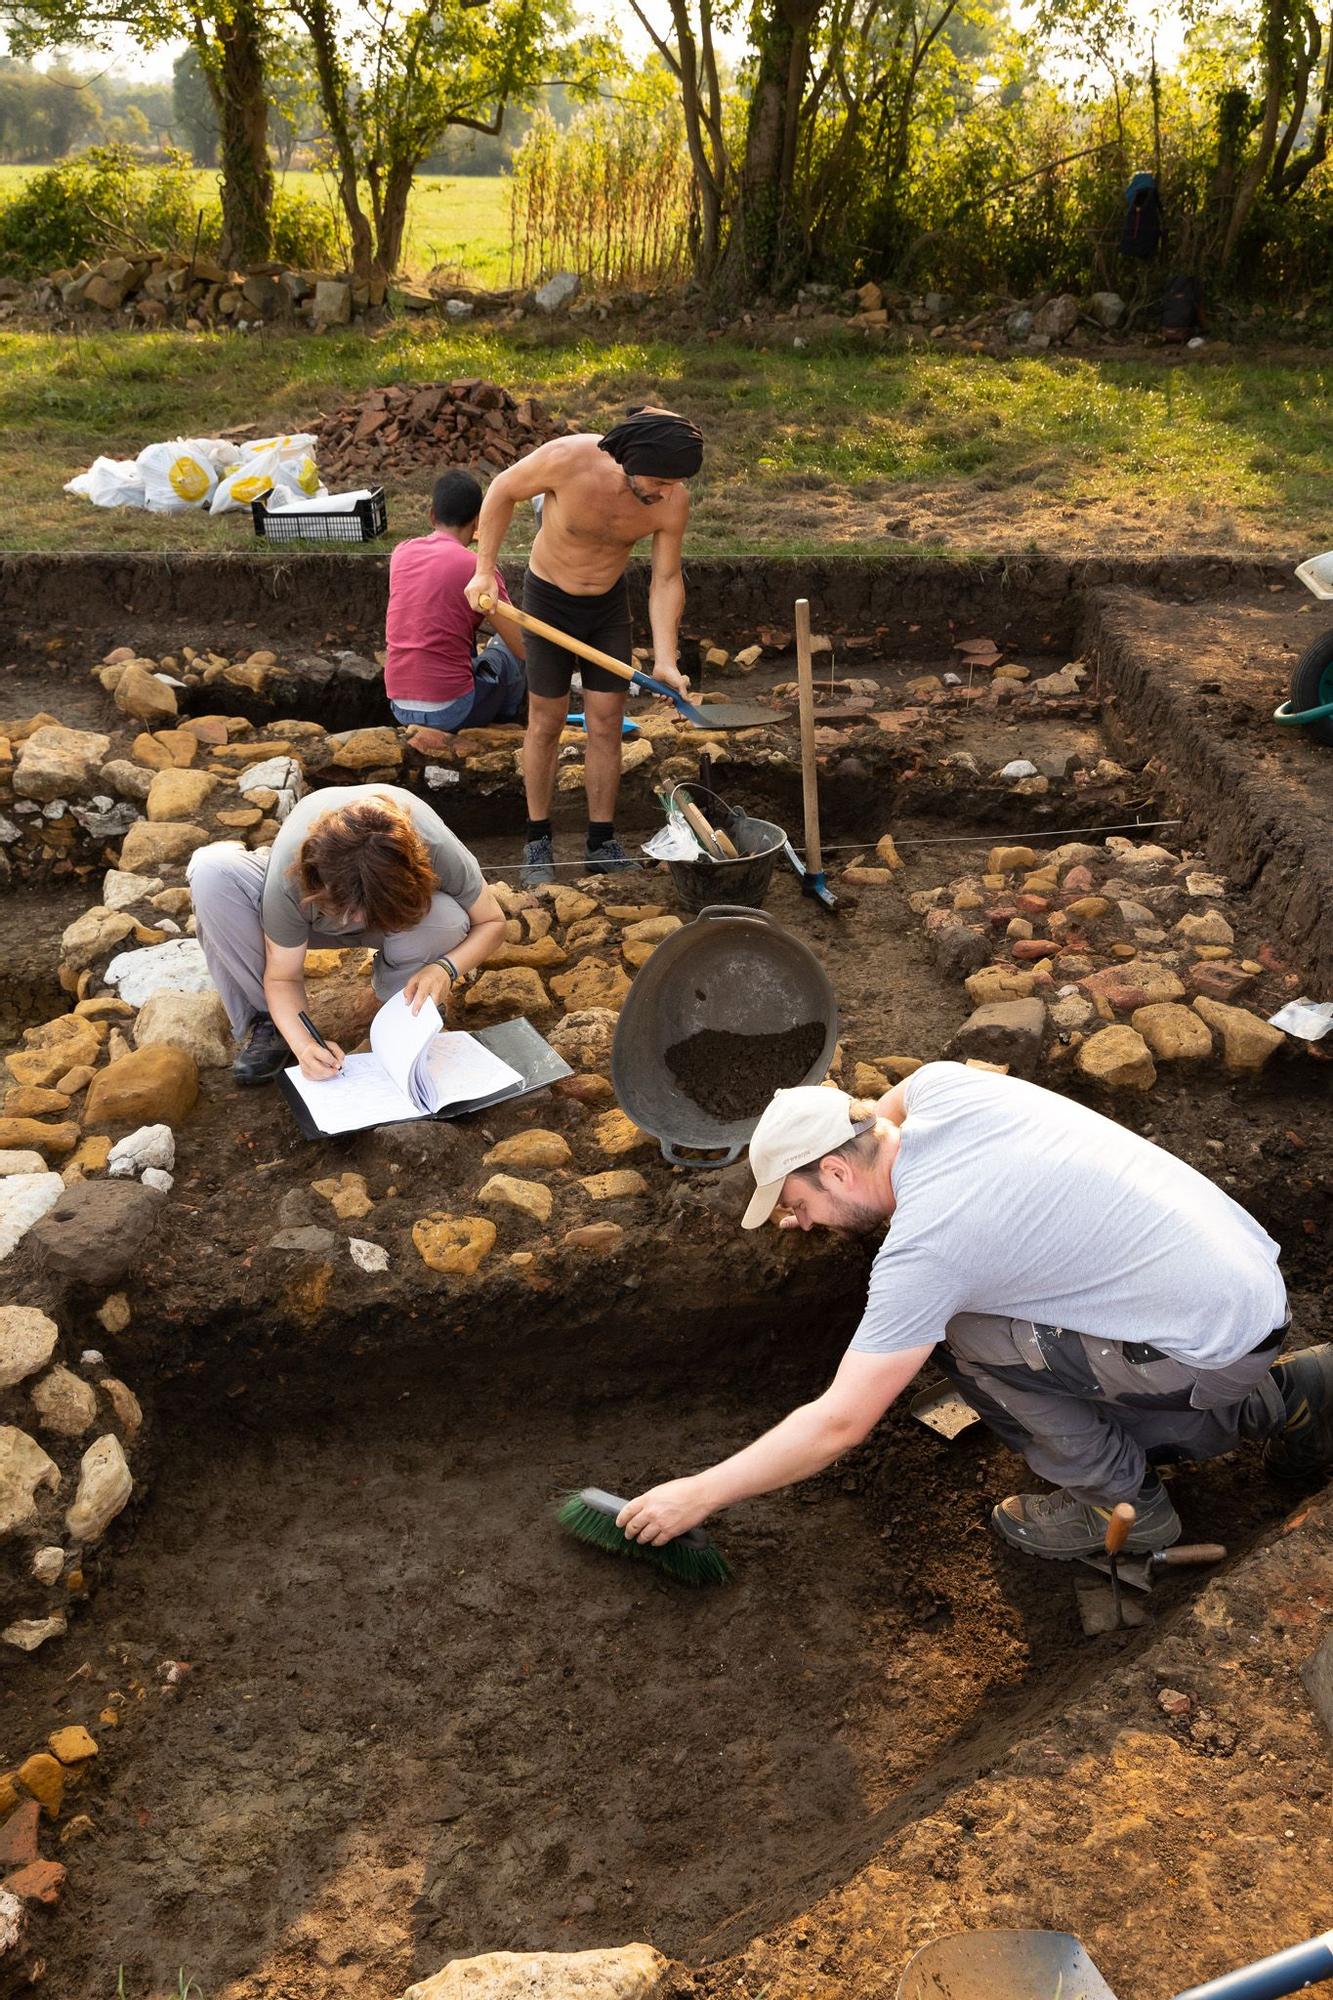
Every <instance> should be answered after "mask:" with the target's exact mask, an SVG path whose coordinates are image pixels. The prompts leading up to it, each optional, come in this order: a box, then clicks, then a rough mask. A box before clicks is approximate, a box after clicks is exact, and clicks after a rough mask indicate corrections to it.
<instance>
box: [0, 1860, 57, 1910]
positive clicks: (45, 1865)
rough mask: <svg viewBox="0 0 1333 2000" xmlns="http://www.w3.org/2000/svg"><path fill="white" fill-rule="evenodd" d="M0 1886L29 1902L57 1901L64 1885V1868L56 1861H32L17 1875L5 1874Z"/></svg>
mask: <svg viewBox="0 0 1333 2000" xmlns="http://www.w3.org/2000/svg"><path fill="white" fill-rule="evenodd" d="M0 1886H3V1887H4V1888H6V1889H8V1890H9V1892H10V1894H11V1895H14V1896H22V1897H23V1899H24V1901H25V1902H29V1903H58V1902H59V1901H60V1891H61V1890H62V1889H63V1888H64V1886H65V1870H64V1868H63V1867H62V1866H61V1864H60V1862H58V1861H33V1862H30V1863H29V1865H28V1866H27V1867H26V1868H20V1869H19V1871H18V1873H17V1875H6V1877H5V1879H4V1883H3V1884H2V1885H0Z"/></svg>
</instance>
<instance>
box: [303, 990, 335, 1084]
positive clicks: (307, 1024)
mask: <svg viewBox="0 0 1333 2000" xmlns="http://www.w3.org/2000/svg"><path fill="white" fill-rule="evenodd" d="M296 1018H297V1020H298V1021H299V1022H300V1023H301V1026H302V1027H303V1028H304V1029H305V1031H306V1033H307V1034H308V1035H309V1036H310V1037H311V1039H312V1040H313V1041H316V1042H318V1043H319V1046H320V1047H321V1048H322V1049H327V1048H328V1046H329V1045H328V1043H327V1042H326V1041H325V1039H324V1037H323V1035H321V1034H320V1032H319V1029H318V1028H317V1027H316V1026H315V1024H314V1022H313V1021H312V1020H311V1018H310V1016H309V1015H308V1014H307V1013H306V1011H305V1009H304V1007H303V1008H302V1009H301V1011H300V1012H299V1013H298V1015H297V1017H296ZM330 1053H332V1051H330ZM342 1073H343V1071H342V1064H341V1063H339V1065H338V1067H337V1069H336V1070H335V1071H334V1075H335V1076H341V1075H342Z"/></svg>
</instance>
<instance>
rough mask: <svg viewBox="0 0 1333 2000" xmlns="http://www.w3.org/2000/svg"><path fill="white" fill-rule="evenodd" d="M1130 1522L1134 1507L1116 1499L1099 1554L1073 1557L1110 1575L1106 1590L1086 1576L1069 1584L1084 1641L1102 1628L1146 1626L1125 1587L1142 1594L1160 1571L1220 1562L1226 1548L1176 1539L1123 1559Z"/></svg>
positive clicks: (1142, 1610)
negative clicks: (1172, 1543) (1171, 1544)
mask: <svg viewBox="0 0 1333 2000" xmlns="http://www.w3.org/2000/svg"><path fill="white" fill-rule="evenodd" d="M1134 1520H1135V1514H1134V1509H1133V1508H1132V1507H1131V1506H1130V1505H1129V1503H1128V1501H1122V1502H1121V1503H1120V1505H1119V1506H1118V1507H1115V1508H1113V1509H1112V1511H1111V1518H1110V1520H1109V1521H1108V1522H1107V1524H1106V1543H1105V1547H1104V1549H1103V1550H1102V1552H1101V1553H1100V1554H1098V1555H1090V1556H1079V1557H1078V1558H1077V1560H1078V1561H1079V1562H1081V1563H1083V1564H1084V1565H1086V1567H1087V1568H1088V1569H1095V1570H1100V1571H1101V1572H1102V1574H1103V1576H1107V1577H1109V1578H1110V1587H1109V1589H1108V1587H1107V1585H1106V1584H1104V1583H1100V1582H1097V1581H1095V1580H1094V1579H1093V1578H1092V1577H1082V1576H1081V1577H1078V1578H1076V1579H1075V1582H1074V1597H1075V1601H1076V1603H1077V1605H1078V1615H1079V1620H1080V1622H1081V1624H1082V1626H1083V1630H1084V1632H1085V1633H1086V1634H1087V1636H1088V1637H1089V1638H1090V1639H1091V1638H1096V1637H1098V1636H1099V1635H1100V1634H1101V1633H1103V1632H1120V1631H1124V1630H1126V1629H1128V1628H1129V1627H1131V1626H1137V1625H1146V1624H1147V1622H1148V1612H1147V1607H1146V1606H1145V1605H1142V1604H1140V1603H1139V1602H1138V1601H1137V1600H1136V1599H1134V1598H1128V1599H1127V1598H1126V1597H1125V1595H1124V1592H1125V1590H1135V1591H1139V1592H1140V1593H1143V1594H1146V1593H1147V1592H1149V1591H1151V1590H1152V1588H1153V1585H1154V1584H1155V1583H1156V1581H1157V1579H1158V1577H1160V1576H1161V1575H1162V1574H1163V1572H1164V1571H1166V1570H1170V1569H1190V1568H1194V1567H1203V1566H1204V1565H1206V1564H1208V1563H1218V1562H1222V1561H1224V1560H1225V1557H1226V1553H1227V1552H1226V1549H1225V1548H1224V1547H1223V1545H1222V1543H1221V1542H1177V1544H1176V1546H1175V1547H1174V1548H1170V1549H1156V1550H1154V1551H1153V1552H1152V1553H1151V1554H1150V1555H1146V1556H1129V1557H1126V1556H1124V1555H1122V1554H1121V1550H1122V1549H1123V1548H1124V1546H1125V1543H1126V1541H1127V1540H1128V1538H1129V1533H1130V1530H1131V1529H1132V1528H1133V1526H1134Z"/></svg>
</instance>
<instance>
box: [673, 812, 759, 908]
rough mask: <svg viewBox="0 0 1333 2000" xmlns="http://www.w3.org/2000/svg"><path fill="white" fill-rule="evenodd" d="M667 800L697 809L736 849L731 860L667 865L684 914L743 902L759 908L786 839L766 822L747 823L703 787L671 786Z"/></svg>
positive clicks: (748, 819)
mask: <svg viewBox="0 0 1333 2000" xmlns="http://www.w3.org/2000/svg"><path fill="white" fill-rule="evenodd" d="M671 797H672V801H673V803H674V801H675V800H676V799H678V798H687V799H689V801H690V803H691V804H692V805H696V806H698V808H699V810H700V812H701V813H702V814H703V816H704V818H705V819H706V820H707V821H708V823H709V825H710V826H713V827H720V828H721V830H722V832H723V833H725V834H726V835H727V837H728V838H729V839H730V841H731V843H732V845H733V846H734V847H735V849H736V853H737V859H736V860H735V861H668V862H667V869H668V871H669V872H670V875H671V882H672V886H673V888H674V889H675V891H676V895H677V897H678V898H679V900H680V902H681V904H682V906H683V907H684V908H685V909H687V910H696V911H697V910H702V909H706V908H707V906H708V905H709V904H710V903H743V904H744V905H745V907H746V908H747V909H751V910H757V909H759V908H761V907H762V904H763V901H764V897H765V896H766V895H767V894H768V885H769V882H770V880H771V879H772V875H773V863H774V862H775V861H776V860H777V858H778V856H779V854H781V852H782V850H783V847H784V846H785V845H786V841H787V836H786V834H785V833H784V832H783V830H782V828H781V827H780V826H775V825H774V824H773V822H772V820H768V819H751V817H750V815H749V813H744V812H740V811H738V810H736V809H734V808H733V807H731V806H729V805H728V804H727V802H726V800H725V799H720V798H719V797H718V795H717V793H716V792H710V791H709V790H708V789H707V787H706V786H704V785H675V786H673V787H672V792H671Z"/></svg>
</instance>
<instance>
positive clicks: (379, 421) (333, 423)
mask: <svg viewBox="0 0 1333 2000" xmlns="http://www.w3.org/2000/svg"><path fill="white" fill-rule="evenodd" d="M571 428H572V427H571V426H570V425H569V424H567V423H565V421H564V419H563V418H561V417H553V416H552V415H551V414H550V412H549V411H548V410H547V409H546V407H545V405H544V404H542V403H539V402H538V401H537V398H536V397H535V396H525V397H524V398H523V399H522V400H521V401H520V400H519V399H518V398H516V397H514V396H512V395H511V394H510V393H509V391H508V389H502V388H501V386H500V384H499V383H498V382H488V381H486V380H485V378H484V377H482V376H479V375H476V376H471V377H469V378H468V379H467V380H465V381H459V382H421V383H412V382H399V383H391V384H390V385H389V386H388V387H386V388H381V389H368V390H367V391H366V393H365V395H364V396H358V397H357V398H356V400H355V402H351V403H348V404H346V405H345V406H344V407H343V408H342V409H341V410H335V411H334V413H333V415H332V416H328V417H322V418H321V419H320V421H319V423H318V424H317V425H316V427H315V435H316V437H317V438H318V440H319V443H318V446H317V451H316V455H317V457H318V460H319V469H320V473H321V474H322V476H323V478H324V479H325V480H326V481H327V482H328V483H329V484H330V485H336V486H346V485H352V484H355V483H357V482H358V481H359V480H362V479H364V477H365V476H366V474H368V473H374V474H377V475H381V476H382V475H383V474H385V473H397V472H402V473H411V472H419V471H420V470H421V468H422V467H423V466H425V467H428V468H434V467H437V466H438V467H444V466H449V465H462V466H466V467H468V468H469V469H479V470H483V471H485V472H488V473H494V472H498V471H499V469H500V468H501V467H502V466H505V465H512V464H513V463H514V460H515V459H516V458H521V457H522V456H523V455H524V453H525V452H529V451H531V450H532V448H533V446H534V445H539V444H546V443H548V442H549V440H550V439H551V438H556V437H564V436H566V435H567V434H568V432H569V431H570V429H571Z"/></svg>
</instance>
